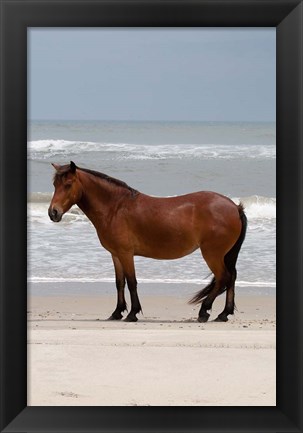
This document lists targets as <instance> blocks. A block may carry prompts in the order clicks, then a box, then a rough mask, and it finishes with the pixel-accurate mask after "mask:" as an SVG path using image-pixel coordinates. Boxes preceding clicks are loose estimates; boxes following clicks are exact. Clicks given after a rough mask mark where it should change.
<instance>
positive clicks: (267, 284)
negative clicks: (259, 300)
mask: <svg viewBox="0 0 303 433" xmlns="http://www.w3.org/2000/svg"><path fill="white" fill-rule="evenodd" d="M28 282H30V283H69V282H71V283H72V282H74V283H76V282H78V283H114V282H115V279H114V278H91V277H86V276H83V277H77V278H70V277H67V278H66V277H58V276H57V277H39V276H32V277H28ZM138 283H139V284H140V283H143V284H144V283H145V284H161V283H165V284H196V285H200V284H207V283H209V280H199V279H196V278H195V279H179V278H152V279H151V278H141V279H139V280H138ZM237 286H238V287H276V282H275V281H241V280H239V281H238V280H237Z"/></svg>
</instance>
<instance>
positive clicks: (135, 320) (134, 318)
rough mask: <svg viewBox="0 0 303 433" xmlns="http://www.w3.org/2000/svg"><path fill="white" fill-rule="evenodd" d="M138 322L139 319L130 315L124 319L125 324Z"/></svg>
mask: <svg viewBox="0 0 303 433" xmlns="http://www.w3.org/2000/svg"><path fill="white" fill-rule="evenodd" d="M137 321H138V319H137V317H136V316H133V315H132V316H130V315H128V316H127V317H125V319H124V322H137Z"/></svg>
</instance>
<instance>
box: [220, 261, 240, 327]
mask: <svg viewBox="0 0 303 433" xmlns="http://www.w3.org/2000/svg"><path fill="white" fill-rule="evenodd" d="M236 278H237V271H236V269H235V270H234V271H233V275H232V277H231V280H230V284H229V285H228V287H227V289H226V303H225V307H224V310H223V311H222V313H220V314H219V316H218V317H217V318H216V322H227V321H228V317H227V316H228V315H229V314H234V309H235V281H236Z"/></svg>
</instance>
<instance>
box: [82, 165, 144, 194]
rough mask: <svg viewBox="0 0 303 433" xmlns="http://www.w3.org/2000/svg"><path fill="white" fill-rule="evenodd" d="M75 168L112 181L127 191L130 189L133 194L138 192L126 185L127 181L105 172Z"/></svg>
mask: <svg viewBox="0 0 303 433" xmlns="http://www.w3.org/2000/svg"><path fill="white" fill-rule="evenodd" d="M77 169H78V170H81V171H84V172H85V173H89V174H92V175H93V176H96V177H99V178H100V179H103V180H106V181H107V182H109V183H112V184H114V185H116V186H120V187H122V188H125V189H128V191H130V192H131V194H132V195H133V196H135V195H137V194H138V193H139V191H137V190H136V189H134V188H132V187H131V186H129V185H127V183H125V182H123V181H122V180H119V179H115V178H114V177H110V176H108V175H107V174H104V173H100V172H99V171H95V170H90V169H89V168H81V167H77Z"/></svg>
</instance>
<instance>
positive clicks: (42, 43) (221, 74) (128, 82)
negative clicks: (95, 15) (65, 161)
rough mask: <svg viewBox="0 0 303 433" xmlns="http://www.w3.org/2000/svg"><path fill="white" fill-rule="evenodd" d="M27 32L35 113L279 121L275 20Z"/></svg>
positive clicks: (45, 115) (30, 102)
mask: <svg viewBox="0 0 303 433" xmlns="http://www.w3.org/2000/svg"><path fill="white" fill-rule="evenodd" d="M28 36H29V38H28V48H29V50H28V53H29V55H28V66H29V70H28V72H29V81H28V85H29V89H28V90H29V92H28V95H29V100H28V108H29V118H30V119H58V120H62V119H69V120H70V119H80V120H86V119H92V120H189V121H191V120H192V121H195V120H208V121H216V120H219V121H237V120H248V121H262V120H264V121H275V113H276V32H275V29H274V28H267V29H249V28H246V29H215V28H213V29H207V28H201V29H199V28H196V29H181V28H179V29H177V28H176V29H159V28H155V29H104V28H103V29H102V28H99V29H97V28H96V29H91V28H89V29H58V28H55V29H47V28H44V29H30V30H29V34H28Z"/></svg>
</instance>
